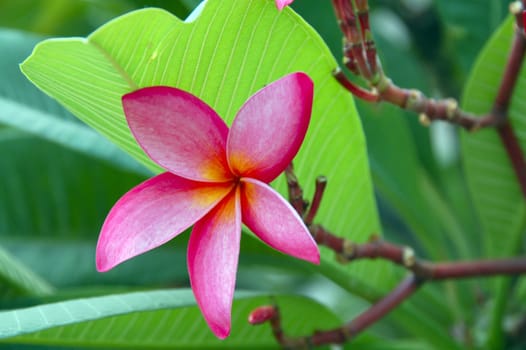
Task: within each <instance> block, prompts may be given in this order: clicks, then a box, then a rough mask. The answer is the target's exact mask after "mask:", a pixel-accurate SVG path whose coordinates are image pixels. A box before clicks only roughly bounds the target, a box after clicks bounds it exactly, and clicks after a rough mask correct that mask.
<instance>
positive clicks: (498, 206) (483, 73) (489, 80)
mask: <svg viewBox="0 0 526 350" xmlns="http://www.w3.org/2000/svg"><path fill="white" fill-rule="evenodd" d="M512 37H513V18H509V19H508V20H507V21H506V22H505V23H504V24H503V25H502V27H501V28H500V29H499V30H498V31H497V32H496V33H495V34H494V35H493V37H492V38H491V39H490V40H489V42H488V44H487V45H486V47H485V48H484V50H483V51H482V52H481V54H480V56H479V57H478V60H477V62H476V64H475V66H474V68H473V71H472V74H471V77H470V79H469V81H468V83H467V85H466V88H465V90H464V99H463V107H464V108H465V109H467V110H469V111H472V112H474V113H478V114H481V115H484V114H486V113H488V112H490V111H491V108H492V105H493V101H494V100H495V97H496V95H497V90H498V88H499V85H500V81H501V79H502V74H503V72H504V68H505V66H506V61H507V57H508V52H509V50H510V44H511V41H512ZM525 100H526V72H525V71H524V70H522V71H521V73H520V76H519V78H518V81H517V85H516V87H515V91H514V94H513V98H512V101H511V105H510V108H509V119H510V122H511V125H512V128H513V129H514V133H515V135H516V136H517V139H518V141H519V143H520V146H521V148H522V149H523V150H524V149H526V137H525V136H524V135H525V133H524V131H525V130H526V124H525V122H526V117H525V116H526V105H525V104H524V101H525ZM462 152H463V156H464V161H465V169H466V176H467V179H468V184H469V187H470V191H471V193H472V196H473V199H474V202H475V206H476V208H477V210H478V212H479V215H480V220H481V223H482V228H483V232H482V240H483V243H484V247H485V252H486V255H487V256H493V257H494V256H512V255H515V254H517V253H518V251H520V250H521V249H522V248H521V247H522V242H523V235H524V231H525V229H526V211H525V210H526V207H525V200H524V196H523V194H522V192H521V190H520V187H519V184H518V181H517V177H516V176H515V173H514V171H513V168H512V165H511V162H510V159H509V157H508V155H507V153H506V151H505V149H504V147H503V145H502V142H501V140H500V137H499V135H498V134H497V132H496V131H495V130H493V129H487V130H481V131H478V132H477V133H475V134H467V133H463V134H462ZM494 287H495V288H494V291H495V299H494V307H493V311H492V314H491V321H490V323H491V328H490V330H489V332H488V334H489V336H488V337H487V344H486V347H487V348H489V349H499V348H501V346H502V344H503V333H502V332H503V331H502V322H503V317H504V313H505V309H506V303H507V301H508V300H509V295H508V294H509V288H510V281H509V280H507V279H505V280H499V281H498V282H497V283H495V284H494Z"/></svg>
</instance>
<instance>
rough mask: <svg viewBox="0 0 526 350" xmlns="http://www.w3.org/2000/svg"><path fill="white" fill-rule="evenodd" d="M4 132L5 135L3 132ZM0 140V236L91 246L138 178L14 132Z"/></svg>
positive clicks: (139, 178)
mask: <svg viewBox="0 0 526 350" xmlns="http://www.w3.org/2000/svg"><path fill="white" fill-rule="evenodd" d="M6 133H7V132H6ZM10 134H11V135H12V136H11V137H10V138H7V139H4V140H2V139H1V138H0V159H2V161H1V162H0V172H1V173H2V181H0V235H2V236H7V235H10V236H16V237H17V238H21V237H37V236H38V237H41V238H45V237H47V238H50V237H54V238H62V239H75V238H80V237H89V238H90V239H92V241H93V243H94V242H95V239H96V236H97V233H98V230H99V228H100V225H101V224H102V222H103V220H104V217H105V216H106V214H107V212H108V211H109V209H110V208H111V206H112V205H113V203H115V201H116V200H117V199H118V198H119V196H121V195H122V194H123V193H124V192H125V191H127V190H128V189H129V188H130V187H132V186H134V185H135V184H137V183H138V182H139V181H141V179H142V178H141V177H139V176H136V175H130V174H129V173H126V172H123V171H119V170H115V168H113V167H110V166H108V165H106V164H101V163H100V162H95V161H93V160H92V159H90V158H88V157H85V156H82V155H80V154H77V153H75V152H71V151H69V150H67V149H64V148H61V147H59V146H57V145H55V144H52V143H49V142H47V141H45V140H41V139H36V138H34V137H32V136H29V135H26V134H20V133H18V136H15V135H13V133H10Z"/></svg>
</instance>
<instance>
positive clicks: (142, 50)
mask: <svg viewBox="0 0 526 350" xmlns="http://www.w3.org/2000/svg"><path fill="white" fill-rule="evenodd" d="M335 67H336V62H335V61H334V59H333V57H332V56H331V55H330V52H329V50H328V48H327V47H326V46H325V45H324V43H323V41H322V40H321V39H320V38H319V36H318V35H317V34H316V33H315V32H314V31H313V30H312V29H311V28H310V27H309V26H308V25H307V24H306V23H305V22H304V21H303V20H302V19H301V18H299V17H298V16H297V15H296V14H295V13H294V12H293V11H292V10H290V9H286V10H285V11H282V12H279V11H277V10H276V8H275V3H274V1H271V0H267V1H262V0H251V1H242V2H239V1H234V0H210V1H208V2H207V3H206V6H205V7H204V9H203V11H202V13H201V14H200V15H199V17H198V18H197V19H196V20H195V21H193V22H190V23H184V22H182V21H180V20H179V19H178V18H176V17H174V16H172V15H171V14H169V13H167V12H165V11H162V10H158V9H145V10H141V11H136V12H133V13H130V14H128V15H125V16H122V17H120V18H118V19H115V20H114V21H112V22H110V23H108V24H107V25H105V26H103V27H101V28H100V29H99V30H97V31H96V32H94V33H93V34H91V35H90V36H89V37H88V38H87V39H78V38H75V39H59V40H49V41H45V42H43V43H41V44H39V45H38V46H37V47H36V48H35V51H34V52H33V54H32V55H31V56H30V57H29V58H28V59H27V60H26V61H25V62H24V63H23V65H22V70H23V71H24V73H25V74H26V75H27V76H28V77H29V78H30V79H31V81H32V82H33V83H35V84H36V85H37V86H38V87H40V88H41V89H42V90H44V91H45V92H46V93H48V94H50V95H52V96H53V97H54V98H56V99H57V100H58V101H59V102H61V103H62V104H63V105H65V106H66V107H67V108H68V109H69V110H71V111H72V112H74V114H75V115H77V116H78V117H79V118H81V119H82V120H84V121H85V122H86V123H87V124H89V125H91V126H92V127H94V128H95V129H97V130H98V131H100V132H101V133H102V134H104V135H105V136H107V137H108V138H109V139H111V140H112V141H114V142H115V143H116V144H118V145H119V146H120V147H122V148H123V149H124V150H126V151H127V152H129V153H130V154H131V155H133V156H134V157H136V158H137V159H139V160H140V161H142V162H143V163H144V164H146V165H147V166H149V167H150V168H151V169H154V170H156V171H159V168H158V167H157V166H156V165H155V164H153V163H152V161H151V160H150V159H149V158H148V157H147V156H146V155H145V154H144V153H143V151H142V150H141V149H140V148H139V146H138V145H137V143H136V141H135V140H134V139H133V137H132V135H131V133H130V131H129V130H128V128H127V125H126V121H125V118H124V115H123V112H122V107H121V101H120V99H121V96H122V95H123V94H125V93H127V92H130V91H132V90H135V89H137V88H138V87H143V86H150V85H169V86H177V87H179V88H182V89H185V90H187V91H190V92H192V93H194V94H195V95H197V96H199V97H200V98H202V99H203V100H204V101H206V102H207V103H209V104H210V105H211V106H213V107H214V108H215V110H216V111H217V112H218V113H219V115H221V116H223V117H224V119H225V120H226V121H227V123H231V121H232V119H233V118H234V115H235V112H236V111H237V109H238V108H239V107H240V106H241V105H242V104H243V102H244V101H245V100H246V99H247V98H248V97H249V96H250V95H251V94H252V93H254V92H255V91H256V90H258V89H260V88H261V87H263V86H264V85H265V84H268V83H269V82H271V81H273V80H276V79H278V78H280V77H282V76H283V75H285V74H287V73H290V72H293V71H305V72H307V73H308V74H309V75H310V76H311V78H312V79H313V80H314V82H315V86H316V87H315V89H316V92H315V102H314V110H313V116H312V123H311V126H310V129H309V132H308V135H307V138H306V141H305V143H304V145H303V147H302V149H301V150H300V153H299V154H298V156H297V158H296V159H295V167H296V170H297V173H298V176H299V178H300V181H301V182H302V184H304V185H305V188H306V194H307V196H309V195H311V194H312V193H313V186H312V185H311V184H313V183H314V179H315V178H316V176H318V175H320V174H323V175H325V176H327V177H328V179H329V187H328V189H327V191H326V195H325V200H324V203H323V204H322V207H321V209H320V213H319V220H320V221H321V222H322V223H323V224H324V225H326V226H327V227H328V228H329V229H330V230H332V231H334V232H336V233H338V234H340V235H345V236H347V237H348V238H350V239H352V240H355V241H364V240H366V239H367V238H368V237H369V235H370V234H371V233H374V232H379V225H378V218H377V212H376V208H375V201H374V196H373V193H372V188H371V181H370V176H369V170H368V164H367V156H366V149H365V141H364V137H363V133H362V130H361V126H360V122H359V119H358V117H357V114H356V110H355V108H354V104H353V101H352V98H351V97H350V95H349V94H348V93H347V92H346V91H345V90H344V89H342V88H341V87H340V86H339V84H338V83H337V82H336V80H335V79H334V78H333V77H332V74H331V72H332V70H333V69H334V68H335ZM276 187H277V188H278V189H279V190H280V191H281V192H282V193H284V192H285V181H284V179H283V178H280V179H279V180H278V181H277V183H276ZM322 254H323V259H324V261H325V262H327V263H324V264H322V269H323V270H324V272H325V273H326V274H327V275H330V276H331V278H333V279H335V280H338V281H339V283H342V284H343V285H344V287H346V288H348V289H351V290H354V291H355V292H360V290H361V288H360V287H358V286H357V285H355V284H353V283H354V282H351V280H357V279H358V278H360V277H361V278H362V281H363V280H366V281H368V282H369V283H370V284H373V285H385V284H386V283H387V282H389V275H388V274H387V270H386V268H385V265H383V266H381V267H378V264H375V265H374V267H371V265H370V264H367V263H359V264H354V265H353V266H352V267H350V268H346V269H344V268H341V267H340V266H339V265H338V264H337V263H335V262H334V258H333V254H332V253H331V252H328V251H325V250H324V251H323V252H322ZM348 272H352V276H353V277H356V279H352V278H348V277H347V276H348Z"/></svg>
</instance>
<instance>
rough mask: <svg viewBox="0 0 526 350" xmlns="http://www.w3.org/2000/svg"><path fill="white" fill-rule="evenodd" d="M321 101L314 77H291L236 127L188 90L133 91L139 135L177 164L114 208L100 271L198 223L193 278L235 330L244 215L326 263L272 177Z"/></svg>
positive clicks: (129, 105) (159, 157)
mask: <svg viewBox="0 0 526 350" xmlns="http://www.w3.org/2000/svg"><path fill="white" fill-rule="evenodd" d="M312 99H313V83H312V81H311V80H310V78H309V77H308V76H307V75H305V74H303V73H293V74H290V75H287V76H285V77H284V78H282V79H280V80H278V81H276V82H274V83H272V84H270V85H268V86H266V87H265V88H263V89H261V90H260V91H259V92H257V93H256V94H254V95H253V96H252V97H250V98H249V99H248V101H247V102H246V103H245V104H244V105H243V106H242V107H241V109H240V110H239V112H238V113H237V116H236V118H235V120H234V121H233V123H232V127H231V129H230V130H229V129H228V127H227V125H226V124H225V122H224V121H223V120H222V119H221V118H220V117H219V116H218V115H217V113H216V112H215V111H214V110H213V109H212V108H211V107H210V106H208V105H207V104H205V103H204V102H203V101H202V100H200V99H199V98H197V97H196V96H193V95H191V94H190V93H188V92H185V91H183V90H179V89H176V88H172V87H164V86H155V87H148V88H144V89H140V90H137V91H135V92H132V93H130V94H127V95H125V96H124V97H123V98H122V103H123V106H124V113H125V115H126V119H127V121H128V125H129V127H130V129H131V131H132V133H133V135H134V136H135V138H136V139H137V141H138V143H139V145H140V146H141V147H142V148H143V149H144V151H145V152H146V153H147V154H148V155H149V156H150V158H151V159H152V160H154V161H155V162H156V163H157V164H159V165H160V166H162V167H163V168H164V169H166V170H167V172H165V173H162V174H160V175H157V176H155V177H153V178H151V179H149V180H147V181H145V182H143V183H142V184H140V185H138V186H137V187H135V188H133V189H132V190H130V191H129V192H128V193H126V194H125V195H124V196H123V197H122V198H121V199H120V200H119V201H118V202H117V203H116V204H115V206H114V207H113V208H112V209H111V211H110V213H109V214H108V217H107V218H106V221H105V222H104V225H103V227H102V231H101V233H100V237H99V241H98V244H97V257H96V260H97V269H98V270H99V271H107V270H109V269H111V268H113V267H114V266H115V265H117V264H119V263H121V262H123V261H125V260H128V259H130V258H132V257H134V256H136V255H138V254H141V253H144V252H146V251H149V250H151V249H153V248H156V247H158V246H160V245H161V244H164V243H166V242H168V241H169V240H171V239H172V238H174V237H175V236H177V235H179V234H180V233H181V232H183V231H184V230H185V229H187V228H188V227H190V226H192V225H194V227H193V230H192V234H191V236H190V241H189V243H188V257H187V258H188V272H189V275H190V283H191V285H192V289H193V292H194V295H195V298H196V300H197V303H198V305H199V307H200V309H201V311H202V313H203V315H204V318H205V319H206V321H207V323H208V325H209V326H210V328H211V329H212V331H213V332H214V334H215V335H216V336H217V337H219V338H225V337H227V336H228V334H229V333H230V323H231V309H232V299H233V294H234V288H235V282H236V271H237V262H238V256H239V245H240V239H241V223H244V224H245V225H246V226H247V227H248V228H249V229H250V230H252V232H254V233H255V234H256V235H257V236H258V237H259V238H260V239H261V240H262V241H264V242H265V243H267V244H268V245H269V246H271V247H273V248H275V249H277V250H279V251H281V252H283V253H285V254H289V255H292V256H295V257H297V258H300V259H304V260H307V261H310V262H313V263H316V264H317V263H319V260H320V256H319V251H318V247H317V245H316V243H315V242H314V240H313V238H312V237H311V235H310V233H309V231H308V229H307V228H306V227H305V224H304V223H303V221H302V219H301V218H300V216H299V215H298V214H297V213H296V211H295V210H294V209H293V208H292V206H291V205H290V204H289V203H288V202H287V201H286V200H284V199H283V198H282V197H281V196H280V195H279V194H278V193H277V192H276V191H275V190H273V189H272V188H271V187H270V186H269V185H267V184H268V183H269V182H271V181H272V180H274V179H275V178H276V177H277V176H278V175H279V174H280V173H281V172H283V170H284V169H285V168H286V167H287V165H288V164H289V163H290V162H291V161H292V158H293V157H294V156H295V155H296V153H297V152H298V149H299V148H300V145H301V143H302V142H303V139H304V137H305V133H306V132H307V127H308V124H309V121H310V114H311V109H312Z"/></svg>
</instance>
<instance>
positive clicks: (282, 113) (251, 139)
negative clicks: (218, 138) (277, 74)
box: [227, 73, 313, 182]
mask: <svg viewBox="0 0 526 350" xmlns="http://www.w3.org/2000/svg"><path fill="white" fill-rule="evenodd" d="M312 98H313V83H312V80H311V79H310V78H309V77H308V76H307V75H306V74H304V73H293V74H289V75H287V76H285V77H283V78H281V79H279V80H278V81H276V82H274V83H272V84H270V85H268V86H266V87H264V88H263V89H261V90H260V91H259V92H257V93H256V94H254V95H253V96H252V97H250V99H249V100H248V101H247V102H246V103H245V104H244V105H243V106H242V107H241V109H240V110H239V112H238V114H237V116H236V118H235V119H234V122H233V123H232V127H231V129H230V133H229V134H228V141H227V158H228V163H229V165H230V168H231V169H232V171H233V172H234V173H235V174H236V175H239V176H242V177H252V178H257V179H259V180H261V181H263V182H270V181H272V180H274V179H275V178H276V177H277V176H278V175H279V174H280V173H281V172H282V171H283V170H285V168H286V167H287V165H289V163H290V162H291V161H292V158H294V156H295V155H296V153H297V152H298V150H299V148H300V146H301V143H302V142H303V139H304V138H305V133H306V132H307V127H308V125H309V121H310V115H311V110H312Z"/></svg>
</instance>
